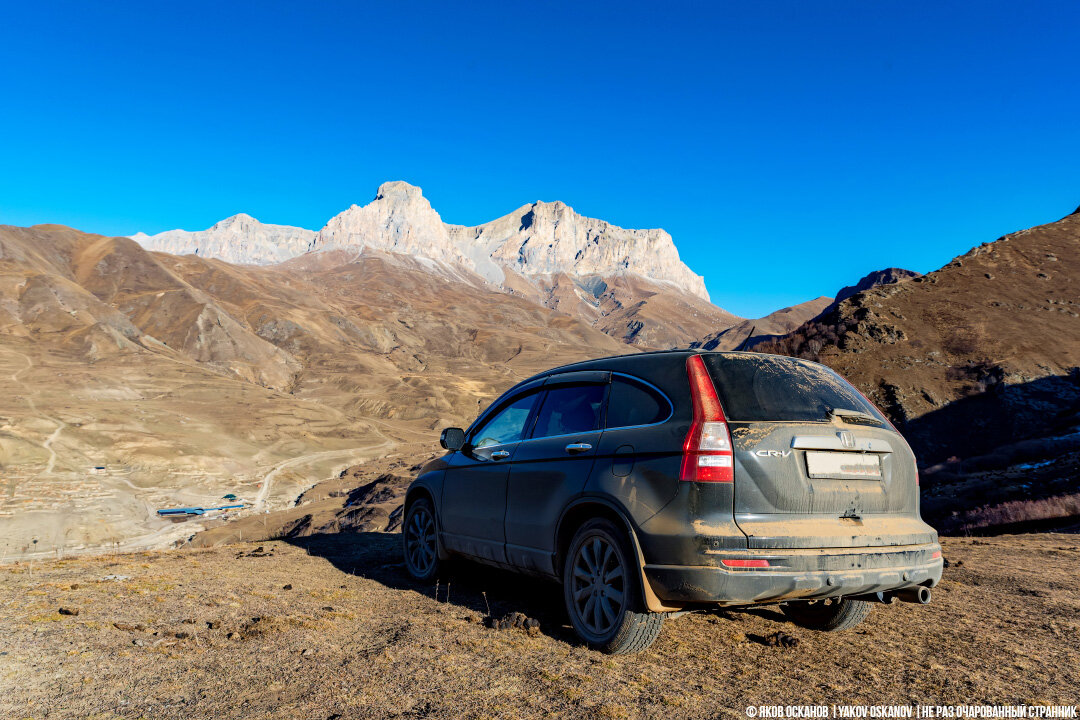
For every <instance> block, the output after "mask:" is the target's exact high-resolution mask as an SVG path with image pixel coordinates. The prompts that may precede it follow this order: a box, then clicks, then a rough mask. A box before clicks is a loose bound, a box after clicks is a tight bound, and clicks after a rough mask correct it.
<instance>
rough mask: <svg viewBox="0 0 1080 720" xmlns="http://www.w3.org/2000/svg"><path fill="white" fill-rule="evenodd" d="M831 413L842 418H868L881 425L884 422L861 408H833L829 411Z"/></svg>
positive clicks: (867, 419)
mask: <svg viewBox="0 0 1080 720" xmlns="http://www.w3.org/2000/svg"><path fill="white" fill-rule="evenodd" d="M829 414H830V415H835V416H836V417H838V418H840V419H842V420H843V419H846V418H851V419H852V420H866V421H869V422H872V423H877V424H878V425H881V424H882V422H881V420H879V419H878V418H876V417H874V416H873V415H871V414H870V413H864V412H863V411H861V410H848V409H847V408H833V409H832V410H830V411H829Z"/></svg>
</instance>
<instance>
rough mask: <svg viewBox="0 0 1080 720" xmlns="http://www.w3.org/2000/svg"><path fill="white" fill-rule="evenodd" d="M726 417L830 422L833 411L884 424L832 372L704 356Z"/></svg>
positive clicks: (796, 362) (754, 358) (751, 358)
mask: <svg viewBox="0 0 1080 720" xmlns="http://www.w3.org/2000/svg"><path fill="white" fill-rule="evenodd" d="M702 358H703V359H704V360H705V367H706V368H707V369H708V370H709V374H710V375H711V376H712V380H713V384H714V385H715V386H716V392H717V394H718V395H719V396H720V404H721V405H722V406H723V408H724V414H725V415H727V417H728V419H729V420H732V421H746V422H754V421H778V422H786V421H809V422H828V421H829V420H830V419H831V417H830V415H831V413H832V411H833V410H854V411H856V412H861V413H866V414H867V415H870V416H872V417H873V418H875V419H876V420H877V421H878V422H880V423H882V424H884V423H885V422H886V421H885V418H884V417H883V416H882V415H881V413H880V412H878V410H877V408H875V407H874V406H873V405H871V404H870V403H869V402H867V401H866V400H865V399H864V398H863V396H862V395H860V394H859V392H858V391H857V390H856V389H855V388H853V387H852V386H851V384H850V383H848V381H847V380H844V379H843V378H842V377H840V376H839V375H837V374H836V373H835V372H833V371H832V370H830V369H829V368H827V367H825V366H824V365H818V364H817V363H812V362H808V361H806V360H800V359H798V358H788V357H780V356H776V355H752V354H747V355H742V354H738V355H737V354H727V353H706V354H702Z"/></svg>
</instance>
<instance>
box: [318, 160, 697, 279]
mask: <svg viewBox="0 0 1080 720" xmlns="http://www.w3.org/2000/svg"><path fill="white" fill-rule="evenodd" d="M365 247H370V248H375V249H379V250H386V251H390V252H398V253H406V254H409V255H415V256H420V257H426V258H430V259H432V260H439V261H443V262H448V263H457V264H460V265H463V266H465V267H466V268H468V269H470V270H472V271H473V272H475V273H477V274H478V275H480V276H481V277H483V278H484V279H485V280H487V281H488V282H490V283H493V284H495V285H499V286H500V287H505V286H507V284H508V282H507V276H506V271H507V270H510V271H513V272H515V273H518V274H520V275H524V276H526V277H529V276H537V275H556V274H559V273H566V274H569V275H572V276H578V277H581V276H587V275H600V276H605V277H608V276H614V275H621V274H625V273H633V274H636V275H640V276H642V277H645V278H648V279H650V280H653V281H659V282H663V283H670V284H671V285H672V286H674V287H675V288H677V289H679V290H682V291H684V292H689V293H690V294H693V295H696V296H697V297H699V298H702V299H705V300H707V299H708V297H709V295H708V293H707V292H706V290H705V281H704V279H703V278H702V277H701V276H700V275H695V274H694V272H693V271H691V270H690V268H688V267H687V266H686V265H685V264H684V263H683V262H682V261H681V260H680V259H679V251H678V250H677V249H676V248H675V243H674V242H673V241H672V239H671V235H669V234H668V233H666V232H664V231H663V230H628V229H624V228H620V227H617V226H615V225H611V224H610V223H607V222H604V221H603V220H596V219H594V218H587V217H584V216H582V215H579V214H578V213H576V212H574V210H573V209H572V208H571V207H569V206H568V205H566V204H565V203H561V202H553V203H549V202H535V203H532V204H529V205H523V206H522V207H520V208H518V209H517V210H515V211H514V212H512V213H510V214H509V215H504V216H503V217H501V218H498V219H496V220H492V221H491V222H488V223H484V224H482V225H477V226H475V227H467V226H464V225H450V224H447V223H444V222H443V221H442V218H440V217H439V214H438V213H437V212H435V210H434V209H433V208H432V207H431V204H430V203H429V202H428V201H427V199H426V198H425V197H424V196H423V194H422V193H421V190H420V188H418V187H415V186H413V185H410V184H408V183H405V182H400V181H398V182H388V183H384V184H383V185H381V186H380V187H379V191H378V193H377V194H376V196H375V199H374V200H372V201H371V202H370V203H369V204H367V205H364V206H363V207H360V206H356V205H354V206H352V207H350V208H349V209H348V210H345V211H344V212H342V213H341V214H339V215H337V216H336V217H334V218H333V219H331V220H330V222H328V223H327V224H326V227H324V228H323V229H322V230H321V231H320V232H319V234H318V236H317V237H316V238H315V241H314V242H313V244H312V249H314V250H322V249H333V248H357V249H363V248H365Z"/></svg>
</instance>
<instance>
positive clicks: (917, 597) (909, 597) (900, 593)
mask: <svg viewBox="0 0 1080 720" xmlns="http://www.w3.org/2000/svg"><path fill="white" fill-rule="evenodd" d="M850 597H851V599H852V600H862V601H864V602H878V603H884V604H885V605H892V604H894V603H896V602H909V603H916V604H918V605H928V604H929V603H930V588H928V587H923V586H922V585H919V586H917V587H910V588H904V589H903V590H889V591H887V592H874V593H866V594H865V595H851V596H850Z"/></svg>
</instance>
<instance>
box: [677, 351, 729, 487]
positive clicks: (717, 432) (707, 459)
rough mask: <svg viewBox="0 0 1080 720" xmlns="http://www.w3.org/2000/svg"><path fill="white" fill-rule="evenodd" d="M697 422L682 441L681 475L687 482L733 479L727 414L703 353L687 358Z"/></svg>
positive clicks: (687, 369)
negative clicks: (702, 357)
mask: <svg viewBox="0 0 1080 720" xmlns="http://www.w3.org/2000/svg"><path fill="white" fill-rule="evenodd" d="M686 374H687V376H688V378H689V380H690V396H691V397H692V398H693V403H694V422H693V423H692V424H691V425H690V432H688V433H687V434H686V441H685V442H684V443H683V462H682V471H681V473H680V479H681V480H684V481H686V482H734V480H735V457H734V454H733V453H732V447H731V433H730V432H729V431H728V426H727V418H725V417H724V411H723V410H722V409H721V408H720V398H719V397H717V395H716V388H715V387H714V386H713V383H712V378H710V377H709V372H708V371H707V370H706V369H705V361H704V360H702V359H701V356H700V355H691V356H690V357H689V358H687V359H686Z"/></svg>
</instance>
